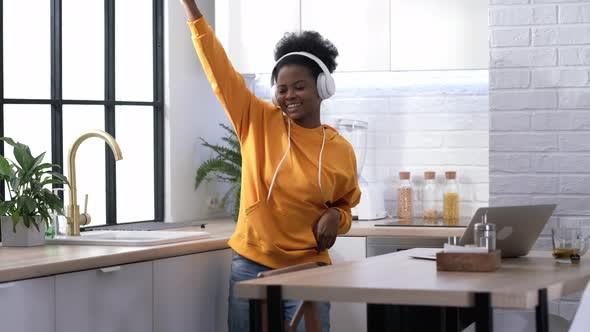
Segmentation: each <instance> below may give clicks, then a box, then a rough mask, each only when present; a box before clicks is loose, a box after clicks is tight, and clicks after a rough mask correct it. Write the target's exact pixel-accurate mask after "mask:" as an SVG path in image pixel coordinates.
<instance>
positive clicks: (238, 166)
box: [195, 123, 242, 220]
mask: <svg viewBox="0 0 590 332" xmlns="http://www.w3.org/2000/svg"><path fill="white" fill-rule="evenodd" d="M219 125H220V126H221V127H222V128H223V129H224V130H225V131H226V132H227V133H226V135H225V136H224V137H222V138H221V140H223V141H224V142H225V143H227V144H228V146H222V145H217V144H210V143H209V142H207V141H205V140H204V139H203V138H202V137H201V138H200V139H201V141H202V143H201V145H203V146H205V147H207V148H209V149H211V150H212V151H213V152H214V153H215V156H213V157H211V159H208V160H205V161H204V162H203V163H202V164H201V166H199V168H198V169H197V174H196V176H195V190H196V189H197V188H199V186H200V185H201V183H203V181H216V182H224V183H230V184H231V187H230V189H229V190H228V191H227V192H226V193H225V194H224V195H223V198H222V200H221V206H222V207H225V206H226V204H227V202H228V201H229V199H230V198H234V206H233V210H232V214H233V217H234V220H237V218H238V213H239V211H240V190H241V181H242V153H241V149H240V141H239V140H238V136H237V135H236V133H235V132H234V130H233V129H232V128H231V127H229V126H226V125H224V124H222V123H220V124H219Z"/></svg>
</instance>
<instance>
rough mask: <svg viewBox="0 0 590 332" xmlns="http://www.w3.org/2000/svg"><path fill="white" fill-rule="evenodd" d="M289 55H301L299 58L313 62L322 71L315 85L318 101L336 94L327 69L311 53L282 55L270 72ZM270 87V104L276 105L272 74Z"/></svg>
mask: <svg viewBox="0 0 590 332" xmlns="http://www.w3.org/2000/svg"><path fill="white" fill-rule="evenodd" d="M291 55H301V56H304V57H307V58H309V59H311V60H313V61H315V63H317V64H318V66H320V69H321V70H322V71H323V73H320V74H319V75H318V79H317V81H316V85H317V89H318V94H319V95H320V99H322V100H324V99H328V98H330V97H332V96H333V95H334V93H335V92H336V83H335V82H334V78H333V77H332V74H330V71H329V70H328V67H326V65H325V64H324V63H323V62H322V60H320V58H318V57H317V56H315V55H313V54H311V53H308V52H291V53H287V54H285V55H283V56H282V57H280V58H279V59H278V60H277V61H276V62H275V65H274V67H273V69H272V72H274V71H275V68H276V67H277V65H278V64H279V62H281V60H283V59H284V58H285V57H288V56H291ZM277 74H278V73H277ZM270 85H271V90H270V96H271V98H272V102H273V103H274V104H275V105H276V104H277V101H276V98H275V97H276V84H275V80H274V75H272V74H271V77H270Z"/></svg>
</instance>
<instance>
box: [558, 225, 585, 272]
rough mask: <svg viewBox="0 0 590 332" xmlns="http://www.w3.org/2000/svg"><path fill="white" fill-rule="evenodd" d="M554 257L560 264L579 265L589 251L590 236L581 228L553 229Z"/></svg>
mask: <svg viewBox="0 0 590 332" xmlns="http://www.w3.org/2000/svg"><path fill="white" fill-rule="evenodd" d="M551 239H552V243H553V257H554V258H555V259H556V261H557V262H558V263H578V262H579V261H580V257H581V256H582V255H584V254H585V253H586V251H587V250H588V245H589V242H590V239H589V235H588V234H587V233H585V232H583V230H582V229H581V228H576V227H567V228H553V229H551Z"/></svg>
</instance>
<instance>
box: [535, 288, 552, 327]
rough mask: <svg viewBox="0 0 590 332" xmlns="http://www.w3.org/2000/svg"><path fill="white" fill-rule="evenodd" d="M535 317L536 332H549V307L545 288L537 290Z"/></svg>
mask: <svg viewBox="0 0 590 332" xmlns="http://www.w3.org/2000/svg"><path fill="white" fill-rule="evenodd" d="M537 301H538V302H537V307H536V308H535V316H536V318H537V332H549V307H548V304H547V288H543V289H539V293H538V300H537Z"/></svg>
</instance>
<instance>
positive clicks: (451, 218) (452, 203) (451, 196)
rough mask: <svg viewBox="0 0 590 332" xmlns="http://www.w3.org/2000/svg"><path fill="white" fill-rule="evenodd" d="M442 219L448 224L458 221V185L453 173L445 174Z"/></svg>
mask: <svg viewBox="0 0 590 332" xmlns="http://www.w3.org/2000/svg"><path fill="white" fill-rule="evenodd" d="M443 219H444V220H445V222H450V223H453V222H458V221H459V185H458V184H457V172H455V171H449V172H445V186H444V191H443Z"/></svg>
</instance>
